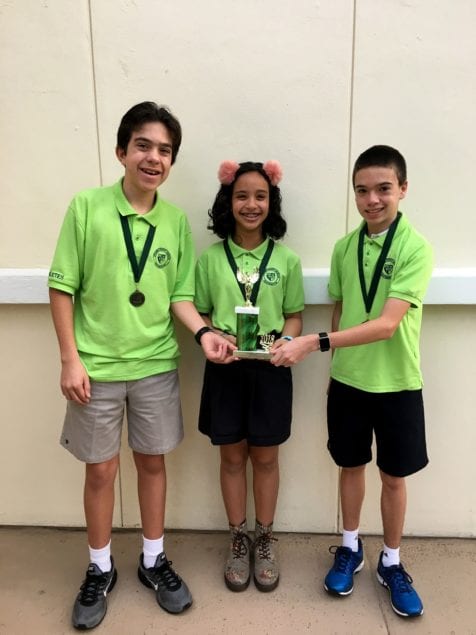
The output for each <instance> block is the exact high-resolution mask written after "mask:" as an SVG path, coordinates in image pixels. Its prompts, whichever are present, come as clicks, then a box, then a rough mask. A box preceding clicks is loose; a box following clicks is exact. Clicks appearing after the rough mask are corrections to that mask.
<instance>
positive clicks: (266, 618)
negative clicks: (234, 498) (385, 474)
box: [0, 527, 476, 635]
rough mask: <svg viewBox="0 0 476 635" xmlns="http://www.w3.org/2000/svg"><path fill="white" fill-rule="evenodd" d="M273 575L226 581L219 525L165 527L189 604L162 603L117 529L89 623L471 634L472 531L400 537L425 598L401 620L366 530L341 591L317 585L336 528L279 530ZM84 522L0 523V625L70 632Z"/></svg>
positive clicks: (146, 629) (132, 540)
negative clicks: (102, 601) (356, 566)
mask: <svg viewBox="0 0 476 635" xmlns="http://www.w3.org/2000/svg"><path fill="white" fill-rule="evenodd" d="M278 537H279V543H278V544H279V549H280V553H281V582H280V585H279V587H278V588H277V589H276V590H275V591H274V592H273V593H269V594H264V593H260V592H259V591H257V589H256V588H255V587H254V586H253V584H251V585H250V587H249V588H248V589H247V590H246V591H245V592H243V593H231V592H230V591H228V590H227V589H226V587H225V585H224V583H223V572H222V562H223V560H224V555H225V548H226V545H227V540H228V538H227V535H226V534H224V533H212V532H210V533H208V532H205V533H199V532H169V533H168V534H167V535H166V551H167V555H168V557H169V559H171V560H173V563H174V564H173V566H174V568H176V569H177V571H178V572H179V573H180V574H181V575H182V576H183V578H184V579H185V580H186V581H187V583H188V585H189V587H190V589H191V591H192V593H193V596H194V603H193V606H192V607H191V608H190V609H189V610H188V611H187V612H185V613H184V614H182V615H178V616H174V615H169V614H167V613H164V612H163V611H162V610H161V609H160V607H159V606H158V605H157V604H156V601H155V598H154V594H153V592H152V591H150V590H148V589H146V588H145V587H143V586H142V585H141V583H140V582H139V580H138V579H137V573H136V570H137V557H138V551H139V548H140V533H139V532H136V531H118V532H115V533H114V536H113V553H114V557H115V561H116V566H117V569H118V573H119V577H118V582H117V585H116V587H115V589H114V590H113V591H112V593H111V595H110V596H108V613H107V615H106V617H105V619H104V621H103V622H102V624H101V625H100V626H99V627H97V628H96V629H95V631H94V632H95V633H97V634H98V635H99V634H106V633H107V634H109V633H111V634H112V633H114V634H115V635H116V634H117V635H123V634H124V635H144V634H147V635H151V634H152V633H154V634H161V635H162V634H168V633H171V634H172V633H181V634H182V633H183V634H184V635H186V634H192V633H193V634H198V635H202V634H204V635H208V634H210V635H211V634H214V633H225V634H228V633H229V634H230V635H232V634H233V635H241V634H248V633H249V634H257V635H267V634H271V633H272V634H287V635H288V634H297V633H319V634H324V635H327V634H331V633H335V634H352V635H357V634H360V633H362V634H365V635H374V634H379V633H391V634H392V635H393V634H395V635H396V634H400V633H402V634H403V633H405V634H406V635H407V634H410V635H413V634H435V635H444V634H448V635H450V634H451V635H466V634H470V633H473V634H476V600H475V585H476V542H475V541H474V540H470V539H417V538H413V539H410V538H407V539H405V541H404V545H403V548H402V555H403V559H404V562H405V563H406V564H407V568H408V569H409V571H410V572H411V574H412V576H413V578H414V580H415V586H416V588H417V589H418V591H419V593H420V595H421V596H422V599H423V601H424V604H425V614H424V615H423V616H422V617H419V618H416V619H412V620H408V619H404V618H400V617H398V616H397V615H395V613H394V612H393V611H392V610H391V608H390V605H389V602H388V592H387V590H386V589H384V588H383V587H381V586H380V585H379V584H378V582H377V580H376V577H375V567H376V564H377V559H378V554H379V550H380V544H381V540H380V538H376V537H366V538H364V549H365V560H366V562H365V567H364V569H363V570H362V572H361V573H359V575H358V576H357V578H356V583H355V589H354V592H353V594H352V595H351V596H349V597H347V598H334V597H330V596H328V595H327V594H326V592H325V591H324V589H323V585H322V583H323V578H324V576H325V574H326V572H327V569H328V568H329V566H330V564H331V563H332V556H331V555H330V554H329V552H328V548H329V546H331V545H333V544H336V543H338V542H339V540H338V538H337V537H336V536H328V535H316V534H279V535H278ZM86 554H87V551H86V537H85V533H84V532H83V531H75V530H62V529H45V528H23V527H18V528H11V527H9V528H7V527H3V528H0V633H1V634H2V635H3V634H6V635H29V634H30V633H31V634H35V635H50V634H51V635H57V634H58V635H59V634H62V633H72V632H76V631H74V629H73V628H72V627H71V626H70V614H71V607H72V603H73V600H74V597H75V595H76V593H77V591H78V588H79V584H80V582H81V579H82V577H83V574H84V571H85V568H86V565H87V562H86V557H87V555H86Z"/></svg>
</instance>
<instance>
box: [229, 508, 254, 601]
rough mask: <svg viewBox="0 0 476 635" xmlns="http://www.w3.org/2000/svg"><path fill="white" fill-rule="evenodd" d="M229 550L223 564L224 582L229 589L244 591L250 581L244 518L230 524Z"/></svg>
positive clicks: (248, 552)
mask: <svg viewBox="0 0 476 635" xmlns="http://www.w3.org/2000/svg"><path fill="white" fill-rule="evenodd" d="M230 534H231V535H230V538H231V540H230V552H229V554H228V558H227V561H226V564H225V584H226V586H227V587H228V588H229V589H230V591H244V590H245V589H246V588H247V587H248V585H249V583H250V546H251V539H250V537H249V536H248V530H247V528H246V520H245V521H243V522H242V523H241V525H238V526H236V527H234V526H233V525H230Z"/></svg>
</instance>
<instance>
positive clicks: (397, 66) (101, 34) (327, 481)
mask: <svg viewBox="0 0 476 635" xmlns="http://www.w3.org/2000/svg"><path fill="white" fill-rule="evenodd" d="M198 6H199V5H198V4H197V3H196V2H193V1H192V0H182V1H181V2H172V1H164V2H156V1H155V0H141V1H138V2H132V1H127V0H123V1H121V2H117V3H110V2H106V1H105V0H90V2H87V1H86V0H82V1H80V0H48V2H44V1H40V0H24V1H23V2H18V3H7V2H4V3H1V6H0V79H1V85H2V100H1V102H0V126H1V128H0V130H1V138H2V151H1V153H0V169H1V174H2V196H3V201H2V202H3V214H2V215H1V216H0V268H3V269H23V268H41V269H43V268H47V267H48V264H49V262H50V259H51V255H52V250H53V248H54V244H55V241H56V237H57V233H58V230H59V225H60V222H61V219H62V217H63V214H64V211H65V208H66V206H67V204H68V201H69V199H70V198H71V196H72V195H73V194H74V193H75V192H76V191H78V190H79V189H81V188H84V187H89V186H94V185H97V184H100V183H109V182H111V181H113V180H115V179H117V178H118V177H119V176H120V173H121V172H120V166H119V165H118V163H117V161H116V160H115V158H114V152H113V150H114V141H115V132H116V129H117V125H118V122H119V119H120V117H121V115H122V114H123V113H124V112H125V110H126V109H127V108H129V107H130V106H131V105H132V104H134V103H136V102H138V101H141V100H143V99H154V100H157V101H160V102H163V103H166V104H169V105H170V106H171V108H172V109H173V110H174V112H175V113H176V114H177V115H178V116H179V118H180V120H181V122H182V125H183V128H184V143H183V146H182V150H181V152H180V155H179V159H178V162H177V165H176V166H175V167H174V169H173V171H172V173H171V176H170V178H169V181H168V182H167V184H166V185H165V186H164V190H163V193H164V196H166V197H169V198H170V199H171V200H173V201H174V202H175V203H177V204H179V205H181V206H183V207H184V208H185V209H186V210H187V212H188V215H189V218H190V221H191V224H192V227H193V229H194V235H195V240H196V244H197V248H198V250H201V249H202V248H203V247H204V246H206V245H208V244H209V243H210V242H211V241H212V240H213V237H211V236H209V235H208V233H207V232H206V229H205V226H206V210H207V209H208V207H209V205H210V203H211V200H212V198H213V196H214V194H215V192H216V189H217V183H216V177H215V175H216V170H217V166H218V163H219V162H220V161H221V160H222V159H224V158H235V159H237V160H245V159H248V158H252V159H255V160H260V159H263V160H265V159H268V158H277V159H279V160H280V161H281V162H282V164H283V168H284V172H285V178H284V181H283V187H282V191H283V197H284V204H285V207H284V209H285V212H286V215H287V218H288V221H289V235H288V237H287V243H288V244H289V245H290V246H292V247H293V248H294V249H296V250H297V251H298V252H299V253H300V255H301V257H302V260H303V264H304V266H305V267H313V268H314V267H326V266H328V264H329V257H330V253H331V250H332V246H333V243H334V241H335V240H336V239H337V238H338V237H339V236H340V235H342V234H343V233H344V232H345V231H346V230H347V229H348V228H351V227H353V226H354V225H355V224H356V223H357V222H358V217H357V214H356V212H355V211H354V207H353V202H352V197H351V195H350V194H349V178H348V169H349V165H351V163H352V161H353V160H354V159H355V157H356V155H357V154H358V153H359V152H360V151H361V150H363V149H365V148H366V147H368V146H369V145H371V144H374V143H389V144H393V145H396V146H397V147H399V148H400V149H401V150H402V152H403V153H404V154H405V156H406V157H407V160H408V165H409V176H410V190H409V194H408V196H407V199H406V200H405V202H404V205H403V209H404V210H405V211H407V212H408V213H409V215H410V217H411V219H412V221H413V222H414V224H415V225H416V226H417V227H418V228H419V229H420V230H421V231H422V232H423V233H424V234H425V235H426V236H427V237H428V238H429V239H430V240H431V241H432V243H433V244H434V246H435V254H436V264H437V266H438V267H450V268H455V271H458V270H459V268H463V267H465V268H468V267H474V266H475V258H474V235H475V230H476V221H475V218H474V213H473V210H472V205H471V202H472V197H471V192H472V180H473V174H474V165H475V159H476V146H475V144H474V142H473V141H472V140H473V139H474V138H475V132H476V131H475V127H476V126H475V121H474V115H473V108H474V103H475V102H476V84H475V82H474V77H473V68H474V62H475V61H476V59H475V58H476V44H475V42H474V37H473V32H472V30H473V25H474V24H475V20H476V5H474V3H473V2H472V0H459V2H457V3H454V2H450V1H449V0H447V1H446V2H439V3H436V5H435V3H434V2H431V1H430V0H424V1H423V2H419V3H416V2H411V1H406V2H397V0H381V1H379V2H378V3H376V2H375V1H372V0H356V1H355V2H353V1H351V0H338V1H337V2H321V3H316V2H312V1H311V0H298V1H297V2H292V3H291V2H285V1H284V0H281V1H278V2H271V0H264V1H263V2H256V1H255V0H242V1H241V2H235V1H232V0H208V2H207V3H204V4H203V3H202V4H201V5H200V8H199V9H198V8H197V7H198ZM435 6H436V7H437V8H435ZM0 283H1V276H0ZM467 284H474V278H470V279H469V282H467ZM26 295H27V296H28V294H26ZM23 301H24V302H26V304H3V305H2V304H0V351H1V365H0V386H1V387H2V401H1V406H0V421H1V426H2V440H3V443H2V449H1V450H0V524H17V523H18V524H49V525H81V524H82V523H83V515H82V509H81V496H82V495H81V483H82V466H81V465H80V464H78V463H77V462H75V461H74V460H73V459H72V458H71V457H70V456H69V455H68V454H67V453H66V452H64V450H62V449H61V448H60V447H59V445H58V442H57V440H58V436H59V431H60V426H61V420H62V416H63V410H64V403H63V401H62V398H61V396H60V394H59V390H58V387H57V385H58V373H59V366H58V355H57V348H56V341H55V337H54V333H53V330H52V327H51V324H50V320H49V314H48V308H47V307H46V306H45V305H41V304H40V305H33V304H31V305H28V299H27V300H23ZM475 315H476V309H475V306H474V304H472V305H469V306H445V303H444V302H442V304H441V305H438V306H436V305H431V306H427V307H426V310H425V318H424V327H423V337H422V356H423V370H424V375H425V381H426V385H425V394H426V410H427V420H428V442H429V450H430V455H431V463H430V466H429V467H428V468H427V469H426V470H425V471H423V472H422V473H421V474H419V475H416V476H414V477H412V478H411V479H409V493H410V497H409V510H408V518H407V525H406V529H407V532H408V533H412V534H417V535H466V536H468V535H474V534H475V532H476V515H475V509H476V494H475V490H474V486H473V483H474V482H475V477H476V468H475V462H474V458H473V455H474V447H475V441H476V439H475V432H474V397H473V394H474V389H473V386H474V383H475V380H476V365H475V360H474V358H475V355H474V351H476V346H475V344H476V342H475V337H476V336H475V334H474V331H475V329H474V319H475ZM329 316H330V307H329V306H328V305H325V304H322V305H317V306H308V307H307V309H306V314H305V330H306V331H307V332H310V331H315V330H316V325H319V328H325V327H326V326H327V325H328V324H329ZM180 337H181V341H182V349H183V360H184V363H183V365H182V370H181V379H182V390H183V397H184V400H183V401H184V413H185V420H186V430H187V435H186V439H185V441H184V443H183V444H182V446H181V447H180V448H179V449H178V450H177V451H176V452H175V453H173V455H171V456H170V457H168V467H169V477H170V478H169V495H168V507H167V524H168V525H169V526H170V527H193V528H223V527H224V526H225V518H224V513H223V509H222V504H221V500H220V495H219V487H218V480H217V468H218V460H217V454H216V451H215V450H214V449H213V448H211V447H210V446H209V444H208V442H207V441H206V439H205V438H204V437H202V436H201V435H199V434H198V432H197V431H196V412H197V405H198V397H199V390H200V382H201V369H202V365H203V361H202V358H201V353H200V350H199V349H198V347H196V346H195V345H194V344H193V342H191V337H190V336H189V335H188V334H186V333H184V332H182V331H181V332H180ZM328 363H329V358H328V357H326V356H324V355H313V356H311V357H310V358H309V359H308V360H306V361H305V362H304V363H303V364H302V365H301V366H299V367H298V368H296V369H295V388H296V390H295V392H296V398H295V416H294V432H293V436H292V438H291V440H290V441H289V442H288V443H287V444H285V445H284V446H283V449H282V487H281V494H280V501H279V509H278V513H277V517H276V526H277V528H278V529H281V530H290V531H304V530H310V531H335V530H336V529H337V528H338V527H339V514H338V506H337V471H336V469H335V467H334V466H333V464H332V463H331V461H330V459H329V457H328V455H327V451H326V449H325V441H326V432H325V387H326V383H327V375H328ZM121 462H122V465H121V479H120V485H119V483H118V497H117V501H118V502H117V505H116V514H115V524H116V525H118V526H120V525H125V526H135V525H137V523H138V514H137V506H136V500H135V479H134V470H133V467H132V464H131V459H130V456H129V453H128V452H127V450H126V449H124V450H123V452H122V456H121ZM119 495H120V496H119ZM377 499H378V478H377V474H376V471H375V470H374V469H373V468H371V469H370V470H369V476H368V500H367V502H366V507H365V510H364V518H363V522H362V528H363V530H364V531H368V532H379V530H380V521H379V512H378V500H377ZM249 515H250V518H251V517H252V515H253V513H252V509H251V508H250V512H249Z"/></svg>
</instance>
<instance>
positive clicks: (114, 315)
mask: <svg viewBox="0 0 476 635" xmlns="http://www.w3.org/2000/svg"><path fill="white" fill-rule="evenodd" d="M119 214H121V215H122V216H126V217H127V219H128V222H129V227H130V230H131V235H132V242H133V245H134V250H135V253H136V257H137V259H140V256H141V254H142V250H143V247H144V243H145V240H146V236H147V233H148V229H149V227H150V226H151V225H153V226H155V227H156V231H155V236H154V240H153V242H152V246H151V249H150V252H149V256H148V258H147V261H146V264H145V268H144V271H143V273H142V276H141V279H140V282H139V284H138V288H139V289H140V291H141V292H142V293H144V295H145V297H146V300H145V303H144V304H143V305H142V306H140V307H134V306H132V305H131V304H130V302H129V296H130V295H131V293H132V292H133V291H135V289H136V285H135V282H134V276H133V273H132V268H131V264H130V262H129V258H128V255H127V250H126V245H125V242H124V236H123V233H122V226H121V222H120V218H119ZM194 260H195V254H194V248H193V243H192V238H191V232H190V227H189V224H188V221H187V218H186V216H185V214H184V213H183V212H182V211H181V210H180V209H178V208H177V207H175V206H173V205H171V204H170V203H167V202H166V201H164V200H162V199H160V198H159V195H158V194H157V200H156V203H155V205H154V207H153V208H152V209H151V210H150V211H149V212H148V213H147V214H144V215H141V214H137V213H136V212H135V211H134V210H133V209H132V207H131V206H130V204H129V202H128V201H127V199H126V197H125V196H124V193H123V191H122V182H121V181H120V182H118V183H116V184H115V185H113V186H110V187H102V188H96V189H90V190H86V191H84V192H81V193H79V194H78V195H77V196H76V197H75V198H74V199H73V201H72V202H71V204H70V206H69V208H68V211H67V213H66V216H65V219H64V222H63V226H62V229H61V232H60V236H59V239H58V243H57V247H56V252H55V255H54V258H53V262H52V265H51V271H50V273H49V278H48V286H49V287H52V288H54V289H59V290H60V291H65V292H66V293H70V294H71V295H73V296H74V333H75V338H76V345H77V348H78V352H79V355H80V358H81V361H82V362H83V364H84V366H85V368H86V370H87V372H88V374H89V376H90V377H91V378H92V379H94V380H99V381H124V380H134V379H140V378H142V377H148V376H150V375H154V374H157V373H162V372H166V371H168V370H172V369H174V368H176V367H177V359H178V357H179V351H178V345H177V340H176V337H175V332H174V326H173V321H172V318H171V315H170V303H171V302H178V301H181V300H189V301H193V295H194Z"/></svg>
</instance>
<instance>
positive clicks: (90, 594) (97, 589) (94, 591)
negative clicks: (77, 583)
mask: <svg viewBox="0 0 476 635" xmlns="http://www.w3.org/2000/svg"><path fill="white" fill-rule="evenodd" d="M106 584H107V574H106V573H103V574H102V575H95V574H93V573H91V572H89V571H88V572H87V573H86V578H85V580H84V581H83V583H82V585H81V587H80V589H79V601H80V603H81V604H83V605H91V604H94V603H95V602H96V601H97V599H98V596H99V595H100V594H101V593H102V592H103V591H104V588H105V586H106Z"/></svg>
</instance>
